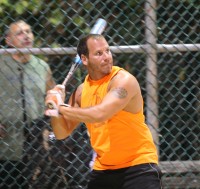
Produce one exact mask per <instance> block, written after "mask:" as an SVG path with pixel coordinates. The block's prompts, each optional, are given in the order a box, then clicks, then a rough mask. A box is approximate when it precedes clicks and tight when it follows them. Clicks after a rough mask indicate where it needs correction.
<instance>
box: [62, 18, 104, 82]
mask: <svg viewBox="0 0 200 189" xmlns="http://www.w3.org/2000/svg"><path fill="white" fill-rule="evenodd" d="M106 25H107V22H106V20H104V19H102V18H98V19H97V21H96V22H95V24H94V26H93V27H92V29H91V31H90V33H91V34H102V33H103V31H104V30H105V28H106ZM81 64H82V61H81V59H80V57H79V55H78V54H77V55H76V56H75V58H74V61H73V63H72V65H71V67H70V70H69V72H68V74H67V76H66V77H65V79H64V81H63V83H62V85H64V86H66V85H67V84H68V83H69V81H70V79H71V78H72V76H73V74H74V73H75V71H76V70H77V68H78V67H79V66H80V65H81Z"/></svg>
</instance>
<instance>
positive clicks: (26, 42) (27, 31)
mask: <svg viewBox="0 0 200 189" xmlns="http://www.w3.org/2000/svg"><path fill="white" fill-rule="evenodd" d="M33 41H34V35H33V33H32V30H31V27H30V26H29V25H28V24H26V23H24V22H19V23H15V24H13V25H11V26H10V31H9V33H8V36H7V38H6V44H7V45H8V46H10V47H16V48H31V47H33Z"/></svg>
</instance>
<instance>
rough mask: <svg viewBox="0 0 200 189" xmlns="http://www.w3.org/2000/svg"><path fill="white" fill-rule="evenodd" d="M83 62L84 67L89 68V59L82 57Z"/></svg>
mask: <svg viewBox="0 0 200 189" xmlns="http://www.w3.org/2000/svg"><path fill="white" fill-rule="evenodd" d="M81 60H82V63H83V65H85V66H87V63H88V58H87V57H86V56H85V55H81Z"/></svg>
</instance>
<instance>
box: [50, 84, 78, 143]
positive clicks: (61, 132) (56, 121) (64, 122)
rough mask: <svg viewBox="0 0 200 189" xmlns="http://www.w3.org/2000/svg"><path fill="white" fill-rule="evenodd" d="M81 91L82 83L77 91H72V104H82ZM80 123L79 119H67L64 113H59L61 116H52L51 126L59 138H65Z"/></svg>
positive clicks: (74, 105) (75, 105) (76, 105)
mask: <svg viewBox="0 0 200 189" xmlns="http://www.w3.org/2000/svg"><path fill="white" fill-rule="evenodd" d="M81 91H82V85H80V86H79V87H78V88H77V89H76V91H74V92H73V93H72V95H71V97H70V99H69V102H68V104H69V105H70V106H72V107H79V106H80V97H81ZM79 124H80V122H79V121H77V120H70V119H65V118H64V117H63V116H62V115H59V117H51V126H52V128H53V131H54V133H55V135H56V138H57V139H64V138H66V137H68V136H69V135H70V134H71V133H72V132H73V131H74V129H75V128H76V127H77V126H78V125H79Z"/></svg>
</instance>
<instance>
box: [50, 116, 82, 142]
mask: <svg viewBox="0 0 200 189" xmlns="http://www.w3.org/2000/svg"><path fill="white" fill-rule="evenodd" d="M78 124H79V122H77V121H71V120H68V121H66V120H65V119H64V117H63V116H59V117H51V126H52V128H53V132H54V134H55V136H56V138H57V139H59V140H61V139H65V138H67V137H68V136H69V135H70V134H71V133H72V132H73V131H74V129H75V128H76V127H77V126H78Z"/></svg>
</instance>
